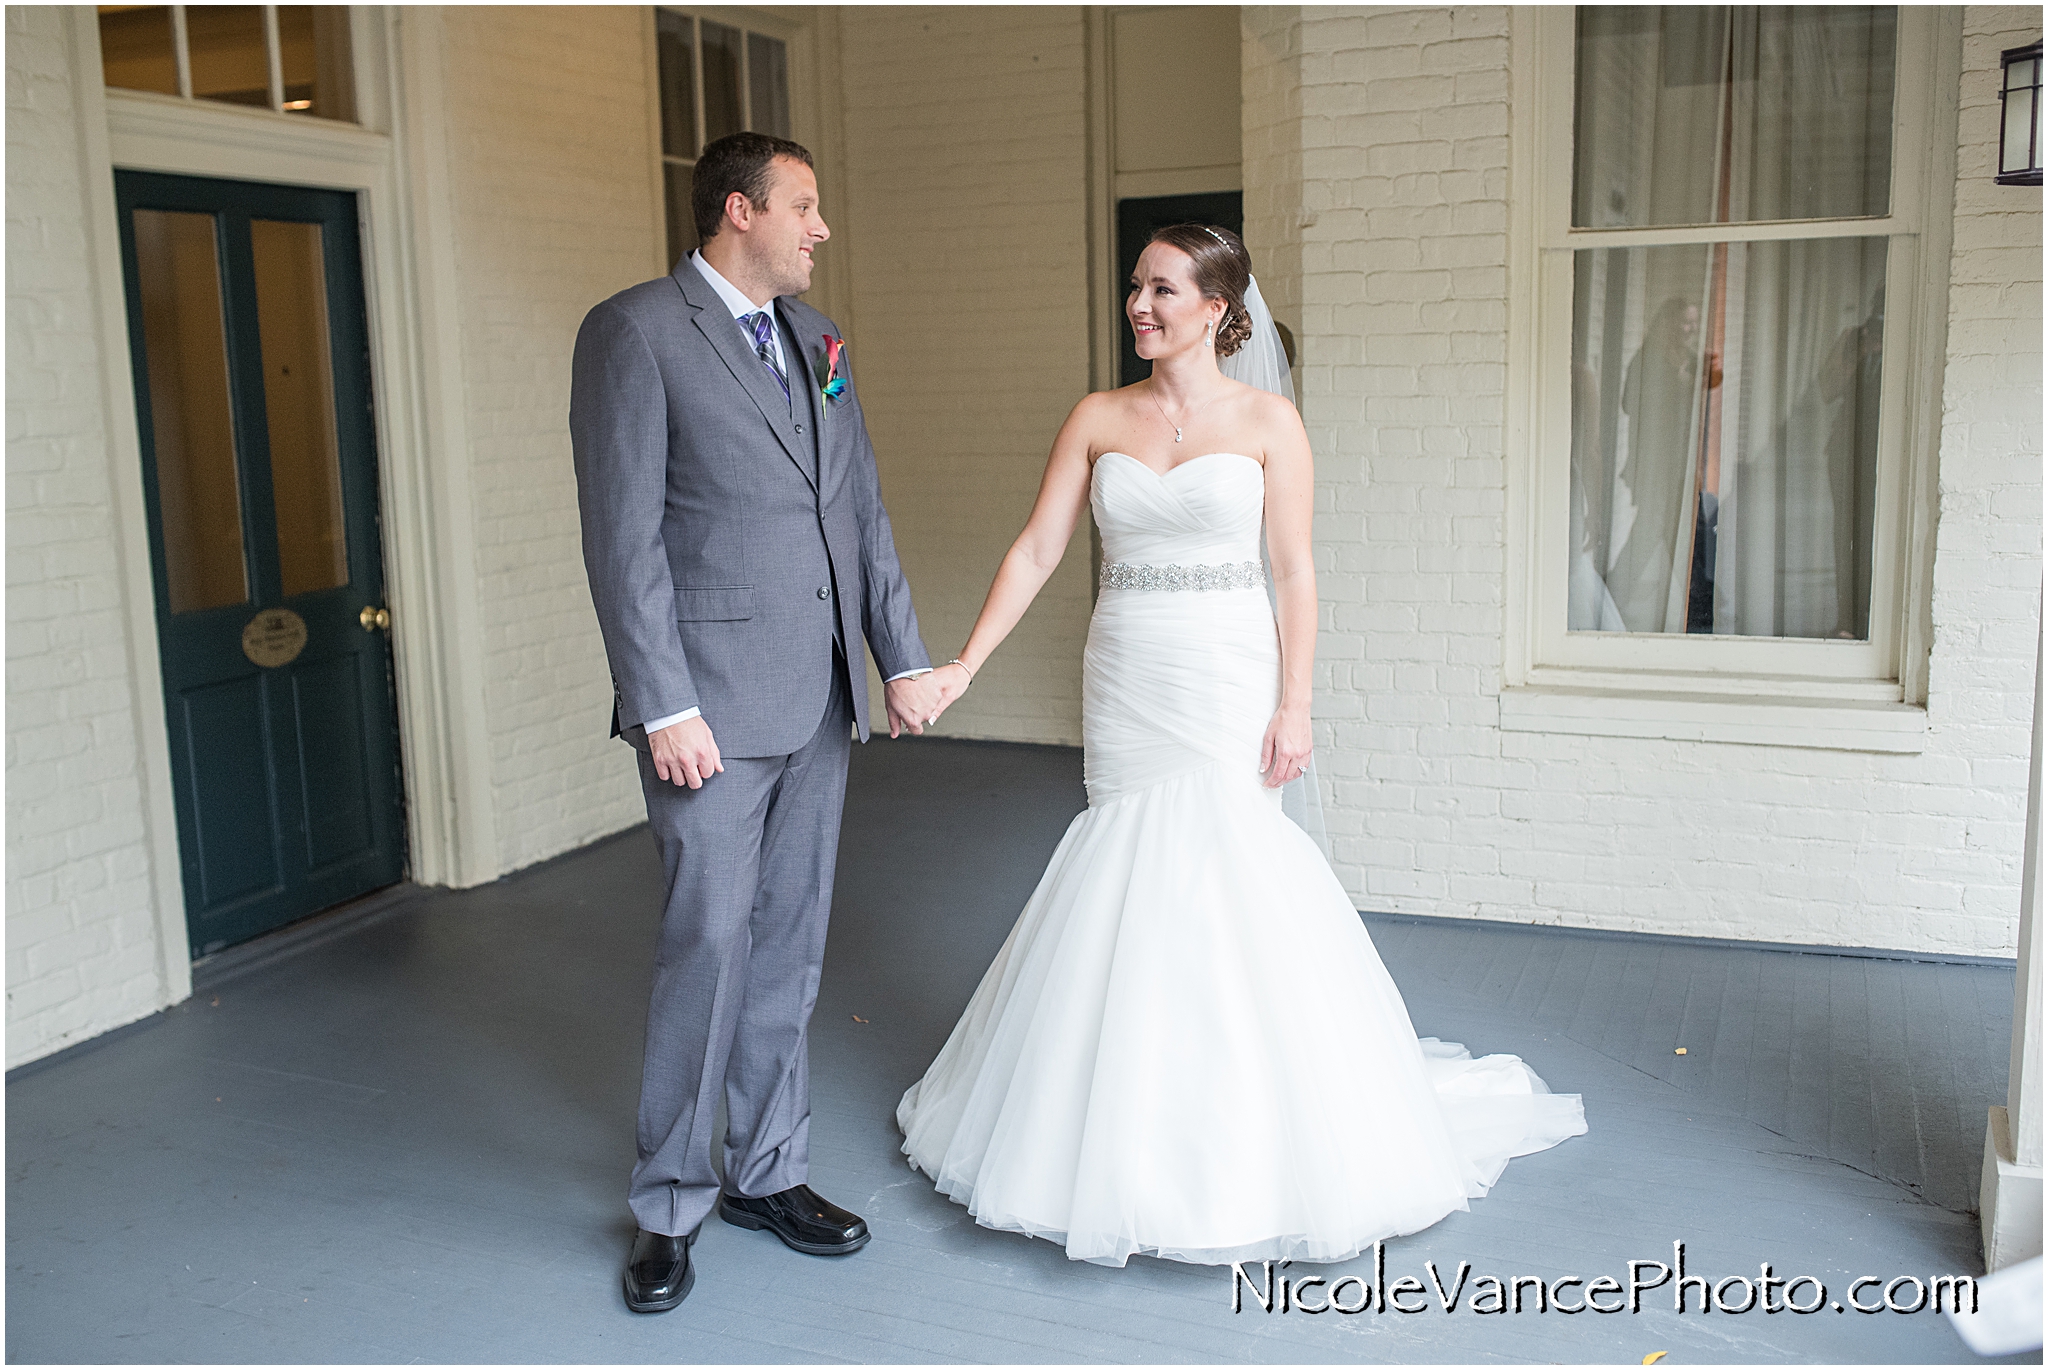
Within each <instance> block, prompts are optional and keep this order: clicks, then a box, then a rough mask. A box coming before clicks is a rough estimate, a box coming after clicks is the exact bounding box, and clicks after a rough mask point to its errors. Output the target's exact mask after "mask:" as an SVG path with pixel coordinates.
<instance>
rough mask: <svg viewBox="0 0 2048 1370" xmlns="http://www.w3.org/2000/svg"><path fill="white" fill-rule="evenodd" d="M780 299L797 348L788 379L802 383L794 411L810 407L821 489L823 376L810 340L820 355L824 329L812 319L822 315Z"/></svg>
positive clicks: (795, 383)
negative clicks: (812, 351)
mask: <svg viewBox="0 0 2048 1370" xmlns="http://www.w3.org/2000/svg"><path fill="white" fill-rule="evenodd" d="M780 303H781V304H782V307H783V317H784V318H786V319H787V320H789V335H788V336H789V340H790V341H791V342H793V343H794V344H795V349H794V350H795V352H796V357H795V360H794V363H793V364H792V365H791V367H790V369H789V383H790V385H791V386H792V387H801V394H799V395H797V396H796V397H795V398H796V407H797V412H798V413H802V412H803V411H804V408H805V407H806V406H808V407H809V409H810V417H809V418H808V419H806V420H805V422H807V423H809V424H810V426H811V429H810V432H811V447H812V450H813V451H815V452H816V453H817V454H818V487H819V488H820V489H823V488H824V487H825V454H826V451H827V448H826V446H825V438H826V433H825V423H826V415H825V396H824V394H823V393H822V387H823V386H824V384H825V378H824V377H823V376H821V375H819V374H818V371H817V368H816V366H815V365H814V364H813V363H814V360H815V359H814V358H813V357H812V355H811V342H810V340H811V338H812V337H813V336H815V337H816V338H817V340H818V341H817V347H818V349H819V355H820V356H822V355H823V353H824V345H825V334H824V330H823V329H822V328H821V327H813V326H812V319H814V318H818V317H822V316H819V315H815V314H814V313H813V311H811V310H810V309H809V308H807V307H805V306H803V305H800V304H798V303H797V302H796V301H795V300H789V299H785V300H783V301H781V302H780Z"/></svg>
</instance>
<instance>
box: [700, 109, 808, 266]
mask: <svg viewBox="0 0 2048 1370" xmlns="http://www.w3.org/2000/svg"><path fill="white" fill-rule="evenodd" d="M777 157H788V158H792V159H793V160H795V161H799V162H802V163H803V164H804V165H805V166H811V165H812V162H811V152H810V149H809V148H807V147H805V146H804V145H803V144H802V143H792V142H791V141H789V139H787V138H771V137H770V136H769V135H767V134H765V133H731V134H727V135H726V136H725V137H723V138H719V139H716V140H714V141H713V142H710V143H707V144H705V146H704V153H703V155H702V156H700V157H699V158H698V159H697V170H696V173H695V174H694V175H693V176H692V177H691V178H690V217H691V218H693V219H695V220H696V221H697V241H698V242H700V243H708V242H710V241H711V240H712V239H713V238H715V237H717V236H718V230H719V227H720V225H722V224H723V223H724V222H725V202H726V201H727V200H728V199H730V198H732V193H733V192H734V191H738V192H739V193H740V194H742V195H744V196H746V197H747V203H748V204H750V205H752V206H753V207H754V208H755V209H765V208H767V207H768V185H769V167H770V165H771V164H772V163H773V162H774V161H775V159H776V158H777Z"/></svg>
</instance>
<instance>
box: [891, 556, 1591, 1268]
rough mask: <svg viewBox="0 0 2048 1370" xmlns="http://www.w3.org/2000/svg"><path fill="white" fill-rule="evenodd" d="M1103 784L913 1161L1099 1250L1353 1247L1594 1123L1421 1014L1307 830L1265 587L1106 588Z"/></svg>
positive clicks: (932, 1080)
mask: <svg viewBox="0 0 2048 1370" xmlns="http://www.w3.org/2000/svg"><path fill="white" fill-rule="evenodd" d="M1084 669H1085V680H1084V703H1083V708H1084V729H1085V732H1084V738H1085V742H1086V745H1087V762H1086V765H1087V778H1088V788H1089V807H1088V808H1087V809H1086V810H1085V811H1084V812H1082V813H1081V814H1080V816H1078V817H1077V818H1075V820H1074V822H1073V824H1072V825H1071V826H1070V827H1069V828H1068V829H1067V832H1066V835H1065V836H1064V837H1063V838H1062V839H1061V841H1060V844H1059V847H1058V849H1057V850H1056V851H1055V852H1054V853H1053V857H1052V860H1051V862H1050V863H1049V864H1048V866H1047V868H1046V872H1045V875H1044V877H1043V878H1042V879H1041V880H1040V882H1039V885H1038V888H1037V890H1036V891H1035V892H1034V893H1033V894H1032V896H1031V899H1030V901H1029V902H1028V903H1027V904H1026V905H1025V907H1024V911H1023V913H1022V914H1021V915H1020V916H1019V918H1018V919H1017V923H1016V925H1015V926H1014V927H1013V928H1012V929H1011V931H1010V935H1009V938H1008V939H1007V940H1006V941H1005V942H1004V944H1003V947H1002V950H1001V951H1000V952H998V953H997V955H996V958H995V961H994V962H993V964H991V965H990V967H989V969H988V972H987V974H986V975H984V976H983V978H982V981H981V984H980V986H979V987H978V988H977V989H976V990H975V992H974V996H973V998H972V999H971V1000H970V1001H969V1003H968V1005H967V1009H966V1012H965V1013H963V1014H962V1015H961V1018H960V1021H959V1023H958V1024H957V1025H956V1026H955V1027H954V1029H953V1032H952V1035H951V1036H950V1037H949V1038H948V1039H947V1041H946V1044H945V1046H944V1048H943V1049H942V1050H941V1051H940V1052H939V1055H938V1058H937V1059H936V1060H935V1061H933V1063H932V1065H931V1068H930V1069H929V1070H928V1071H927V1072H926V1073H925V1076H924V1078H923V1079H921V1080H919V1081H918V1082H917V1083H916V1084H915V1085H912V1086H911V1088H910V1089H909V1091H908V1092H907V1093H905V1094H904V1096H903V1100H902V1102H901V1104H900V1105H899V1106H898V1108H897V1112H896V1117H897V1122H898V1124H899V1125H900V1126H901V1128H902V1130H903V1133H904V1137H905V1141H904V1146H903V1150H904V1151H905V1153H906V1154H907V1155H908V1156H909V1157H910V1161H911V1164H912V1165H914V1166H916V1167H917V1168H918V1169H919V1170H921V1171H923V1172H924V1173H925V1174H927V1175H929V1176H931V1177H932V1179H933V1180H934V1181H935V1182H936V1183H937V1185H938V1188H939V1191H940V1192H941V1193H943V1194H945V1195H946V1196H947V1197H948V1198H951V1199H953V1200H955V1201H957V1202H959V1203H961V1204H964V1205H965V1206H966V1207H967V1209H968V1211H969V1212H970V1213H972V1214H973V1215H974V1218H975V1220H976V1221H977V1222H979V1223H981V1224H983V1225H985V1226H988V1227H993V1228H1002V1229H1007V1230H1012V1231H1018V1232H1025V1233H1029V1234H1031V1235H1033V1236H1039V1237H1047V1238H1050V1239H1052V1240H1054V1241H1057V1242H1060V1243H1062V1244H1063V1245H1064V1246H1065V1247H1066V1250H1067V1254H1068V1256H1070V1257H1072V1258H1074V1259H1077V1260H1088V1261H1095V1262H1099V1263H1104V1264H1110V1265H1122V1264H1123V1263H1124V1262H1125V1261H1126V1260H1127V1259H1128V1258H1129V1257H1130V1256H1131V1255H1132V1254H1133V1253H1145V1254H1152V1255H1158V1256H1165V1257H1170V1258H1172V1259H1175V1260H1182V1261H1193V1262H1200V1263H1210V1264H1215V1263H1227V1262H1230V1261H1241V1260H1259V1259H1265V1258H1269V1257H1270V1258H1274V1259H1292V1260H1301V1261H1340V1260H1345V1259H1348V1258H1350V1257H1351V1256H1354V1255H1356V1254H1357V1253H1358V1252H1359V1251H1361V1250H1363V1249H1364V1248H1366V1247H1369V1246H1370V1245H1371V1244H1372V1243H1373V1242H1374V1241H1376V1240H1379V1239H1381V1238H1384V1237H1389V1236H1394V1235H1397V1234H1400V1233H1406V1232H1414V1231H1416V1230H1418V1229H1420V1228H1424V1227H1427V1226H1429V1225H1430V1224H1432V1223H1434V1222H1436V1221H1438V1220H1439V1219H1441V1218H1442V1217H1443V1216H1444V1215H1445V1214H1447V1213H1450V1212H1452V1211H1454V1210H1457V1209H1462V1208H1465V1207H1466V1206H1467V1200H1468V1199H1471V1198H1474V1197H1477V1196H1480V1195H1483V1194H1485V1193H1486V1191H1487V1189H1488V1188H1489V1187H1490V1186H1491V1185H1492V1184H1493V1183H1494V1182H1495V1180H1497V1179H1498V1178H1499V1176H1500V1173H1501V1171H1502V1169H1503V1168H1504V1167H1505V1166H1506V1164H1507V1162H1508V1159H1509V1158H1510V1157H1513V1156H1519V1155H1524V1154H1527V1153H1528V1152H1531V1151H1537V1150H1541V1149H1543V1148H1545V1147H1549V1146H1554V1145H1556V1144H1557V1143H1558V1142H1560V1141H1562V1140H1563V1139H1564V1138H1566V1137H1570V1136H1575V1135H1577V1134H1579V1133H1581V1132H1584V1131H1585V1127H1586V1124H1585V1117H1584V1112H1583V1109H1582V1107H1581V1105H1580V1101H1579V1098H1578V1096H1577V1095H1556V1094H1551V1093H1550V1092H1549V1091H1548V1089H1547V1088H1546V1087H1545V1085H1544V1083H1543V1081H1542V1080H1541V1079H1540V1078H1538V1077H1537V1076H1536V1074H1535V1073H1534V1072H1533V1071H1531V1070H1530V1069H1529V1068H1528V1067H1527V1066H1526V1065H1524V1064H1523V1063H1522V1062H1521V1061H1520V1060H1519V1059H1517V1058H1515V1057H1513V1056H1486V1057H1481V1058H1478V1059H1476V1060H1475V1059H1474V1058H1473V1057H1472V1056H1471V1055H1470V1054H1469V1053H1467V1052H1466V1051H1465V1049H1464V1048H1463V1047H1461V1046H1458V1045H1456V1044H1452V1043H1444V1042H1439V1041H1437V1040H1435V1039H1434V1038H1422V1039H1418V1038H1417V1037H1416V1035H1415V1031H1414V1028H1413V1026H1412V1025H1411V1024H1410V1022H1409V1019H1408V1012H1407V1008H1406V1005H1405V1004H1404V1003H1403V1002H1402V999H1401V994H1400V991H1399V990H1398V989H1396V988H1395V986H1394V983H1393V980H1392V979H1391V977H1389V976H1388V974H1387V971H1386V968H1385V966H1383V965H1382V964H1381V962H1380V959H1379V955H1378V953H1377V952H1376V951H1375V950H1374V949H1373V945H1372V939H1371V937H1370V935H1369V934H1368V933H1367V932H1366V930H1365V928H1364V926H1363V924H1362V923H1361V922H1360V920H1359V917H1358V914H1357V912H1356V910H1355V909H1353V907H1352V905H1351V901H1350V899H1349V897H1348V896H1347V895H1346V894H1345V892H1344V889H1343V886H1342V885H1341V884H1340V883H1339V882H1338V880H1337V878H1336V876H1335V875H1334V874H1333V873H1332V872H1331V870H1330V868H1329V865H1328V863H1327V862H1326V861H1325V860H1324V858H1323V855H1322V852H1321V851H1320V850H1319V849H1318V848H1317V847H1316V845H1315V843H1314V842H1313V841H1312V840H1310V838H1309V837H1308V836H1307V835H1306V834H1305V833H1303V832H1302V831H1301V829H1300V828H1298V827H1296V826H1295V824H1294V823H1293V822H1292V821H1291V820H1289V819H1288V818H1287V817H1286V816H1285V815H1284V814H1283V813H1282V812H1281V810H1280V806H1279V802H1278V792H1277V791H1273V790H1268V789H1266V788H1265V787H1263V786H1262V785H1261V784H1260V783H1259V776H1258V771H1257V767H1258V752H1259V746H1260V743H1261V740H1262V739H1263V736H1264V731H1265V727H1266V724H1267V722H1268V721H1269V720H1270V719H1271V717H1272V713H1273V710H1274V707H1275V705H1276V702H1277V698H1278V647H1277V641H1276V637H1275V632H1274V625H1273V617H1272V611H1271V609H1270V607H1269V606H1268V604H1267V601H1266V598H1265V594H1264V592H1263V591H1260V590H1249V591H1212V592H1171V591H1143V590H1106V591H1104V593H1103V595H1102V597H1101V600H1100V602H1099V604H1098V606H1097V610H1096V614H1095V618H1094V620H1093V622H1092V624H1091V627H1090V632H1089V640H1088V647H1087V653H1086V657H1085V667H1084Z"/></svg>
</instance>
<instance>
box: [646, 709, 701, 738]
mask: <svg viewBox="0 0 2048 1370" xmlns="http://www.w3.org/2000/svg"><path fill="white" fill-rule="evenodd" d="M703 712H704V711H703V710H702V709H685V710H683V711H682V712H681V713H679V714H664V715H662V716H661V717H660V718H650V719H648V720H647V731H648V732H650V733H658V732H660V731H661V730H662V729H663V728H673V727H674V726H675V725H676V724H678V723H680V722H682V721H683V720H684V719H686V718H695V717H697V715H699V714H701V713H703Z"/></svg>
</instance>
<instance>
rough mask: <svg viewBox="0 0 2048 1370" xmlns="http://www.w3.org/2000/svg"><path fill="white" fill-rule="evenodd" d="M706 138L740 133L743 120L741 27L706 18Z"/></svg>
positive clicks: (709, 139) (712, 138)
mask: <svg viewBox="0 0 2048 1370" xmlns="http://www.w3.org/2000/svg"><path fill="white" fill-rule="evenodd" d="M703 33H704V141H705V142H707V143H708V142H711V141H712V140H714V139H717V138H723V137H724V136H725V135H726V134H728V133H738V132H740V131H741V130H742V129H743V128H745V127H746V126H745V125H744V124H742V123H741V122H740V117H741V116H740V31H739V30H738V29H734V28H727V27H726V26H725V25H724V24H714V23H712V22H711V21H710V20H709V19H706V20H704V21H703Z"/></svg>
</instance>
